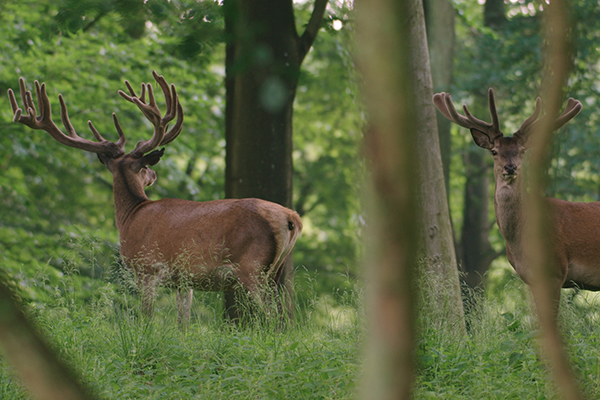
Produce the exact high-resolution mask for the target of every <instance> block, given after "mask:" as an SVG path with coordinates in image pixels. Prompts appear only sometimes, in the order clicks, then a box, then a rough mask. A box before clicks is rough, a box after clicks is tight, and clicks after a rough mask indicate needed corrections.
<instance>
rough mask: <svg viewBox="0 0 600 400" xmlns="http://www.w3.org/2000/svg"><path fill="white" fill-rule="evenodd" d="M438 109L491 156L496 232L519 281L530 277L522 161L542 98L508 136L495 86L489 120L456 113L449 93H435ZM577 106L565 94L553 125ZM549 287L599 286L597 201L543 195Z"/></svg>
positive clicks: (578, 106) (599, 215)
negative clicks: (500, 118) (564, 102)
mask: <svg viewBox="0 0 600 400" xmlns="http://www.w3.org/2000/svg"><path fill="white" fill-rule="evenodd" d="M433 101H434V104H435V105H436V107H437V108H438V110H439V111H440V112H441V113H442V114H443V115H444V116H445V117H446V118H448V119H449V120H451V121H452V122H454V123H456V124H458V125H460V126H462V127H465V128H469V129H470V131H471V135H472V137H473V140H474V142H475V144H477V145H478V146H479V147H481V148H484V149H486V150H489V151H490V153H491V154H492V157H493V158H494V179H495V183H496V188H495V192H494V210H495V213H496V222H497V223H498V228H499V229H500V233H501V234H502V236H503V237H504V239H505V241H506V253H507V258H508V261H509V262H510V264H511V265H512V266H513V268H514V269H515V271H516V272H517V274H518V275H519V277H520V278H521V279H523V281H524V282H525V283H527V284H529V285H531V283H532V279H534V278H533V276H532V273H531V271H530V267H529V264H528V259H527V257H528V254H527V238H525V237H523V233H524V232H526V231H527V229H525V226H526V224H527V215H526V214H525V213H524V211H523V205H524V201H525V200H524V195H525V190H526V188H525V182H524V180H523V178H522V164H523V158H524V155H525V152H526V151H527V138H528V136H529V135H530V134H531V132H533V131H534V130H535V129H534V127H535V126H536V124H537V123H538V122H539V120H538V116H539V114H540V105H541V100H540V99H539V98H538V99H537V101H536V108H535V112H534V114H533V115H532V116H531V117H529V118H528V119H527V120H525V121H524V122H523V124H522V125H521V127H520V128H519V130H518V131H517V132H515V134H514V135H513V136H512V137H507V136H504V134H503V133H502V132H501V131H500V128H499V122H498V114H497V113H496V106H495V100H494V92H493V90H492V89H490V90H489V103H490V113H491V116H492V123H487V122H485V121H482V120H479V119H477V118H475V117H474V116H473V115H471V113H470V112H469V110H468V108H467V107H466V106H463V110H464V112H465V115H461V114H459V113H458V112H457V111H456V109H455V108H454V105H453V103H452V99H451V97H450V95H449V94H447V93H438V94H436V95H434V99H433ZM580 110H581V103H580V102H579V101H577V100H574V99H569V100H568V102H567V106H566V108H565V110H564V111H563V113H562V114H561V115H560V116H559V117H558V118H557V119H556V121H555V122H554V125H553V129H554V130H556V129H559V128H560V127H562V126H563V125H564V124H566V123H567V122H568V121H570V120H571V119H572V118H573V117H575V116H576V115H577V114H578V113H579V111H580ZM545 201H546V205H547V210H548V212H549V215H548V218H549V221H548V225H547V228H548V235H549V241H548V243H549V248H548V252H550V255H551V257H550V259H551V261H552V264H553V265H551V266H550V274H551V275H550V276H551V282H553V285H554V287H553V288H552V292H553V293H554V296H555V299H556V300H557V301H558V299H559V298H560V289H561V288H570V287H579V288H582V289H586V290H596V291H597V290H600V202H590V203H576V202H569V201H565V200H559V199H554V198H546V199H545Z"/></svg>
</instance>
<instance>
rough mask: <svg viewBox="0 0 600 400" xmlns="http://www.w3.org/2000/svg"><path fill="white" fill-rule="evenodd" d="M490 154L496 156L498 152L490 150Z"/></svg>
mask: <svg viewBox="0 0 600 400" xmlns="http://www.w3.org/2000/svg"><path fill="white" fill-rule="evenodd" d="M490 153H492V155H493V156H495V155H498V152H497V151H496V150H494V149H492V150H490Z"/></svg>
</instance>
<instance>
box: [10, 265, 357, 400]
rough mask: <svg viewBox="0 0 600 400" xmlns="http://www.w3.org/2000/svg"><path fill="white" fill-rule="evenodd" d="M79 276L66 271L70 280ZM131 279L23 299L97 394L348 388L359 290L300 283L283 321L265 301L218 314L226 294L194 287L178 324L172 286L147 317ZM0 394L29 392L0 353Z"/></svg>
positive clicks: (284, 394) (343, 393)
mask: <svg viewBox="0 0 600 400" xmlns="http://www.w3.org/2000/svg"><path fill="white" fill-rule="evenodd" d="M114 278H115V277H114V276H113V277H112V280H113V281H115V279H114ZM77 279H78V278H77V275H76V274H70V275H65V276H63V280H64V285H65V286H67V287H71V286H73V285H76V284H75V283H74V282H71V281H72V280H77ZM117 281H118V280H117ZM128 283H131V282H129V280H128V279H122V280H121V281H120V282H119V284H115V283H113V282H108V281H106V282H104V284H102V285H101V286H100V287H98V288H97V289H96V292H95V295H94V296H93V297H92V298H90V299H88V300H86V301H81V299H80V298H79V297H78V296H77V295H76V294H75V293H74V291H71V290H53V291H50V292H49V294H48V298H50V300H49V301H47V302H43V303H42V302H30V303H29V304H28V306H27V312H28V313H29V315H30V316H31V318H32V320H33V321H34V322H35V323H36V325H37V327H38V328H39V329H40V330H41V331H42V332H43V334H44V336H45V337H46V338H47V339H48V341H49V342H50V343H51V345H52V347H53V348H54V349H55V350H56V352H57V353H58V354H59V356H60V357H61V358H62V359H64V360H65V361H66V362H67V363H68V364H69V365H70V366H72V368H73V369H74V370H76V371H78V374H79V376H80V377H81V379H82V380H83V381H84V382H85V383H86V384H87V385H88V386H89V387H91V389H92V391H93V392H95V393H96V394H97V395H98V397H100V398H104V399H233V398H235V399H350V398H353V393H354V390H355V387H356V382H357V375H358V373H359V362H358V357H359V355H360V351H359V350H360V346H361V341H362V335H363V331H362V325H363V324H362V322H361V317H360V316H359V314H358V313H357V312H356V310H357V309H358V308H360V306H358V302H360V294H359V293H358V291H357V292H356V293H346V294H345V295H341V296H340V295H339V294H333V295H331V296H316V295H315V294H314V293H312V294H310V293H308V294H307V293H305V294H303V295H302V296H300V298H302V299H303V300H302V301H301V303H300V304H299V305H298V306H297V307H296V310H295V314H296V315H295V323H294V324H288V325H287V326H282V324H281V322H280V318H276V317H273V316H270V315H268V314H269V312H268V310H267V311H266V312H262V311H261V312H257V313H256V315H257V316H255V317H252V318H251V319H250V320H246V321H247V323H246V324H244V325H241V326H238V325H234V324H232V323H230V322H224V320H223V318H222V314H223V311H222V306H221V304H222V301H223V300H222V294H220V293H202V292H195V293H194V296H195V297H194V303H193V309H192V321H191V324H190V326H189V328H188V329H187V330H185V331H183V330H181V329H179V328H178V326H177V322H176V314H177V311H176V310H177V309H176V301H175V294H174V293H173V291H172V290H169V289H166V288H163V289H162V290H161V293H160V295H159V298H158V300H157V304H156V306H157V307H156V311H155V315H154V317H153V318H152V319H151V320H150V319H148V318H146V317H145V316H143V315H141V313H140V312H139V310H140V304H139V301H138V298H137V296H136V294H135V291H134V290H132V289H134V288H132V287H130V286H129V285H128ZM308 286H310V284H308ZM335 296H338V297H339V298H338V299H337V300H336V301H334V300H333V297H335ZM340 299H341V301H340ZM263 311H264V310H263ZM0 398H2V399H28V398H29V397H28V395H27V392H26V391H25V390H24V389H23V388H22V387H21V386H20V385H19V384H18V379H16V378H15V376H14V374H13V372H12V370H11V368H10V366H8V365H7V364H6V362H5V361H4V360H3V359H0Z"/></svg>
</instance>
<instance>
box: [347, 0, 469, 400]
mask: <svg viewBox="0 0 600 400" xmlns="http://www.w3.org/2000/svg"><path fill="white" fill-rule="evenodd" d="M356 10H357V14H356V15H357V47H358V62H359V66H360V68H361V69H362V71H363V75H364V78H365V86H364V90H365V94H366V100H367V110H368V112H369V122H370V127H369V129H368V131H367V132H366V133H365V148H366V153H367V155H368V157H369V158H370V166H371V172H372V174H371V177H372V195H371V196H368V197H369V200H370V204H369V205H370V206H371V208H370V210H369V211H370V214H369V215H368V217H369V221H370V223H369V224H368V227H369V229H370V234H369V235H367V236H368V237H369V238H370V240H372V241H371V242H370V243H368V246H367V248H368V250H367V254H368V256H367V257H368V258H367V264H366V266H365V268H366V273H365V275H366V276H367V277H368V279H367V304H368V316H369V319H370V323H369V333H368V338H367V348H366V350H367V353H366V360H365V376H364V383H363V387H362V391H363V392H362V397H363V398H368V399H408V398H410V397H411V390H412V384H413V380H414V337H415V336H414V302H415V291H416V288H415V281H414V274H415V273H416V269H417V255H418V254H419V252H421V253H424V254H425V255H426V256H428V261H427V262H426V264H427V267H429V268H430V270H431V272H432V273H433V274H436V275H437V276H439V277H440V282H441V281H442V280H443V282H444V283H445V284H446V285H444V286H440V292H443V293H444V295H446V294H448V295H447V296H445V297H446V299H447V300H448V299H450V301H449V302H448V303H446V304H449V305H448V307H449V308H451V312H450V313H448V314H446V316H448V317H449V318H448V319H449V323H451V324H455V325H456V327H457V329H459V330H461V329H462V330H463V331H464V319H462V303H461V301H460V292H459V286H458V275H457V268H456V258H455V255H454V246H453V243H452V234H451V231H450V220H449V216H448V208H447V202H446V195H445V186H444V179H443V173H442V165H441V157H440V149H439V142H438V136H437V129H436V123H435V117H434V108H433V104H432V101H431V98H432V95H433V88H432V83H431V76H430V72H429V57H428V53H427V52H428V49H427V43H426V39H425V36H426V35H425V21H424V16H423V6H422V3H421V0H407V1H400V2H398V1H394V0H364V1H361V2H357V3H356ZM440 307H446V306H444V305H442V304H440Z"/></svg>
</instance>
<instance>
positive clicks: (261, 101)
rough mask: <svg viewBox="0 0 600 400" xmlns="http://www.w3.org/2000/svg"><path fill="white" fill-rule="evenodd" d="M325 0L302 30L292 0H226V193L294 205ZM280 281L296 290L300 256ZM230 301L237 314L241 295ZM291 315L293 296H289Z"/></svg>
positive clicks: (230, 296)
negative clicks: (296, 142)
mask: <svg viewBox="0 0 600 400" xmlns="http://www.w3.org/2000/svg"><path fill="white" fill-rule="evenodd" d="M326 3H327V1H326V0H317V1H316V2H315V8H314V12H313V15H312V17H311V20H310V21H309V23H308V25H307V28H306V31H305V32H304V34H303V35H302V36H298V34H297V32H296V23H295V20H294V9H293V3H292V1H291V0H285V1H284V0H226V1H225V2H224V7H225V27H226V28H225V29H226V40H227V48H226V61H225V64H226V82H225V85H226V91H227V94H226V109H225V113H226V118H225V121H226V122H225V125H226V126H225V131H226V132H225V139H226V158H225V163H226V165H225V196H226V197H227V198H244V197H257V198H261V199H264V200H269V201H273V202H275V203H278V204H281V205H283V206H286V207H290V208H291V207H292V188H293V185H292V184H293V180H292V178H293V165H292V115H293V102H294V97H295V94H296V85H297V82H298V75H299V73H300V65H301V63H302V60H303V59H304V57H305V56H306V53H307V52H308V50H309V49H310V47H311V46H312V43H313V41H314V39H315V37H316V34H317V32H318V29H319V27H320V22H321V20H322V18H323V13H324V11H325V5H326ZM283 268H284V270H283V273H282V276H281V279H280V281H279V283H280V284H281V285H284V287H285V289H284V291H285V292H286V299H287V301H291V297H292V284H291V283H292V279H293V266H292V257H291V255H290V257H289V258H288V262H287V263H286V264H285V266H284V267H283ZM225 296H226V297H225V302H226V309H227V310H229V309H231V310H232V312H231V313H230V316H231V317H234V318H235V315H237V310H233V308H232V307H233V306H234V305H235V304H234V303H235V301H234V297H235V296H234V295H233V294H232V293H226V295H225ZM288 311H289V313H290V316H292V314H293V304H292V303H291V302H290V303H289V304H288Z"/></svg>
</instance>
